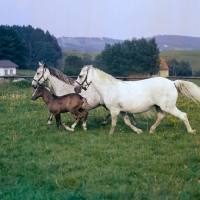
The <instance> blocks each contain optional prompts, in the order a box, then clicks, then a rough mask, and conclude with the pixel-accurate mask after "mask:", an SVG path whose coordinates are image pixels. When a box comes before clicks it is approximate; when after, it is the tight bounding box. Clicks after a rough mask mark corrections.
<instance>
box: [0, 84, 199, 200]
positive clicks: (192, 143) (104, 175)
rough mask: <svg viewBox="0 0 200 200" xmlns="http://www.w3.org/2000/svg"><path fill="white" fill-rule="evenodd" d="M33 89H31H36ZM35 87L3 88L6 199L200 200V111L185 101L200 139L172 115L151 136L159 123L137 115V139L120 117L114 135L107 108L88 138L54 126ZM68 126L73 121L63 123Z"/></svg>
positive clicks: (96, 116) (93, 116)
mask: <svg viewBox="0 0 200 200" xmlns="http://www.w3.org/2000/svg"><path fill="white" fill-rule="evenodd" d="M29 84H30V83H29ZM29 84H28V83H15V84H14V83H2V84H0V88H1V90H0V129H1V131H0V152H1V153H0V156H1V159H0V178H1V182H0V184H1V185H0V198H1V199H95V200H97V199H153V200H154V199H162V200H163V199H184V200H185V199H191V200H193V199H200V128H199V119H200V112H199V110H200V108H199V107H198V106H197V105H196V104H195V103H193V102H191V101H189V100H188V99H186V98H185V97H183V96H181V95H180V97H179V100H178V103H177V105H178V107H179V108H180V109H181V110H182V111H185V112H187V114H188V117H189V120H190V123H191V126H192V127H193V128H195V129H196V130H197V134H196V135H192V134H189V133H187V132H186V128H185V126H184V124H183V123H182V122H180V121H179V120H177V119H176V118H175V117H173V116H171V115H168V114H167V115H166V118H165V120H164V121H163V122H162V123H161V124H160V125H159V126H158V128H157V131H156V133H154V134H151V135H150V134H149V133H148V131H149V128H150V126H151V125H152V124H153V123H154V122H155V119H156V116H153V117H152V118H144V116H142V115H136V120H137V122H138V126H139V127H140V128H141V129H142V130H143V133H142V134H140V135H137V134H135V133H133V131H132V130H131V129H130V128H129V127H127V126H126V125H125V124H124V122H123V121H122V119H121V118H120V117H119V119H118V123H117V127H116V130H115V132H114V134H113V135H109V134H108V132H109V129H110V120H109V122H108V124H107V125H105V126H102V125H101V118H102V116H103V115H105V114H107V111H106V110H105V109H103V108H100V107H99V108H97V109H95V110H93V111H91V112H90V113H89V118H88V131H87V132H84V131H83V129H82V127H81V126H77V127H76V129H75V132H69V131H66V130H65V129H63V128H62V129H61V131H60V132H58V131H57V128H56V125H55V120H54V121H53V124H52V125H46V120H47V116H48V110H47V108H46V105H45V104H44V102H43V101H42V99H38V100H37V101H35V102H33V101H31V100H30V98H31V95H32V93H33V92H34V90H33V89H32V88H31V87H30V86H29ZM62 119H63V121H64V122H65V123H66V124H67V125H71V124H72V123H73V117H72V116H71V115H70V114H63V115H62Z"/></svg>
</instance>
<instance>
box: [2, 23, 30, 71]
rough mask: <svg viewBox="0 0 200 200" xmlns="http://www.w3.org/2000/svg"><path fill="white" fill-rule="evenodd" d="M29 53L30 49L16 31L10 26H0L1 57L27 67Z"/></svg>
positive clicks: (21, 66)
mask: <svg viewBox="0 0 200 200" xmlns="http://www.w3.org/2000/svg"><path fill="white" fill-rule="evenodd" d="M27 55H28V49H27V48H26V45H25V43H24V42H23V41H22V40H21V39H20V38H19V37H18V36H17V34H16V33H15V31H14V30H13V29H12V28H10V27H9V26H0V59H1V60H7V59H8V60H11V61H12V62H14V63H16V64H17V65H19V66H20V68H26V67H27V65H26V57H27Z"/></svg>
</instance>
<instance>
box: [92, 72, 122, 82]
mask: <svg viewBox="0 0 200 200" xmlns="http://www.w3.org/2000/svg"><path fill="white" fill-rule="evenodd" d="M93 69H94V70H95V72H96V74H97V76H98V78H99V79H100V80H104V84H107V85H109V84H112V85H117V84H118V82H119V81H120V80H117V79H116V78H114V77H113V76H111V75H109V74H107V73H105V72H103V71H101V70H100V69H97V68H93Z"/></svg>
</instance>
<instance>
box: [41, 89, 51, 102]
mask: <svg viewBox="0 0 200 200" xmlns="http://www.w3.org/2000/svg"><path fill="white" fill-rule="evenodd" d="M42 98H43V100H44V102H45V103H46V104H47V105H48V104H49V103H50V102H51V101H52V100H53V95H52V93H51V92H50V91H49V90H47V89H46V88H44V89H43V92H42Z"/></svg>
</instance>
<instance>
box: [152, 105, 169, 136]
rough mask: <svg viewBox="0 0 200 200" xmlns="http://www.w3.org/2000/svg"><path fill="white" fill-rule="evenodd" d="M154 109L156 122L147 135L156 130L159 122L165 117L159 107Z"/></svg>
mask: <svg viewBox="0 0 200 200" xmlns="http://www.w3.org/2000/svg"><path fill="white" fill-rule="evenodd" d="M155 107H156V112H157V120H156V122H155V123H154V124H153V125H152V126H151V128H150V131H149V133H153V132H154V131H155V130H156V127H157V126H158V125H159V124H160V123H161V121H162V120H163V119H164V117H165V113H164V112H163V110H162V109H161V108H160V107H159V106H155Z"/></svg>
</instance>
